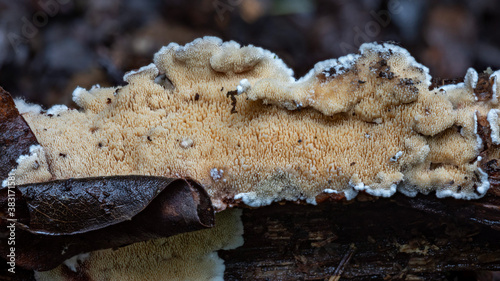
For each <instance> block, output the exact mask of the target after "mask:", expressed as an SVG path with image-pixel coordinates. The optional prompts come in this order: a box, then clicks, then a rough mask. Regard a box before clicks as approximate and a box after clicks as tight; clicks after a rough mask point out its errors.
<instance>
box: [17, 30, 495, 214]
mask: <svg viewBox="0 0 500 281" xmlns="http://www.w3.org/2000/svg"><path fill="white" fill-rule="evenodd" d="M497 76H498V73H497V72H495V73H494V74H492V75H491V79H492V81H494V85H493V94H494V95H493V97H492V98H491V99H490V100H486V101H484V100H483V101H477V97H476V96H475V94H474V89H475V88H476V86H477V81H478V74H477V73H476V71H475V70H473V69H469V71H467V74H466V77H465V81H464V82H463V83H459V84H456V85H446V86H442V87H439V88H434V89H430V85H431V77H430V75H429V72H428V69H427V68H426V67H424V66H422V65H421V64H419V63H417V62H416V61H415V59H414V58H413V57H411V56H410V54H409V53H408V52H407V51H406V50H404V49H402V48H401V47H398V46H395V45H391V44H387V43H384V44H375V43H371V44H363V45H362V46H361V47H360V52H359V53H358V54H353V55H348V56H345V57H341V58H339V59H332V60H328V61H324V62H320V63H317V64H316V65H315V67H314V69H312V70H311V71H310V72H309V73H308V74H307V75H306V76H304V77H302V78H300V79H299V80H295V79H294V77H293V71H292V70H291V69H289V68H288V67H287V66H286V65H285V64H284V63H283V61H282V60H280V59H279V58H278V57H277V56H276V55H275V54H273V53H271V52H269V51H266V50H263V49H261V48H258V47H254V46H252V45H249V46H245V47H241V46H240V45H239V44H238V43H236V42H233V41H230V42H222V41H221V40H220V39H218V38H215V37H204V38H201V39H197V40H195V41H193V42H192V43H189V44H187V45H185V46H179V45H178V44H175V43H171V44H170V45H168V46H166V47H163V48H162V49H161V50H160V51H159V52H158V53H157V54H156V55H155V58H154V63H152V64H150V65H148V66H145V67H142V68H141V69H139V70H137V71H132V72H129V73H127V74H126V75H125V77H124V79H125V81H126V82H128V85H126V86H124V87H116V88H92V89H91V90H89V91H87V90H85V89H82V88H77V89H76V90H75V92H74V93H73V100H74V101H75V102H76V103H77V104H78V105H79V106H80V107H81V109H80V110H75V109H70V110H66V109H64V108H57V109H54V110H53V111H54V113H57V114H52V115H51V114H46V113H38V112H36V111H33V110H26V111H25V113H24V114H23V116H24V118H25V119H26V120H27V122H28V123H29V125H30V126H31V128H32V129H33V130H34V132H35V135H36V137H37V139H38V141H39V142H40V145H41V146H40V147H39V148H37V150H34V151H33V152H32V154H31V156H27V157H26V158H23V159H19V167H18V169H17V172H18V174H19V175H20V176H19V177H17V180H18V184H21V183H29V182H39V181H45V180H48V179H49V178H50V179H65V178H70V177H90V176H106V175H125V174H143V175H161V176H167V177H190V178H193V179H195V180H197V181H199V182H201V184H202V185H203V186H204V187H205V188H206V189H207V191H208V193H209V194H210V196H211V198H212V200H213V202H214V205H215V206H216V208H218V210H222V209H224V208H225V207H226V203H225V202H228V200H229V201H231V200H233V199H241V200H242V201H243V202H244V203H245V204H247V205H250V206H261V205H267V204H270V203H271V202H273V201H281V200H305V201H306V202H308V203H312V204H314V203H316V200H315V197H316V196H317V195H319V194H320V193H322V192H324V191H325V192H329V193H344V194H345V196H346V198H347V199H351V198H353V197H354V196H356V194H357V192H358V191H365V192H367V193H369V194H372V195H375V196H384V197H387V196H391V195H392V194H394V193H395V192H396V190H400V191H401V192H403V193H404V194H406V195H409V196H415V195H416V194H417V193H424V194H427V193H430V192H432V191H436V194H437V196H439V197H445V196H453V197H455V198H463V199H474V198H479V197H481V196H483V195H484V193H485V192H486V191H487V190H488V188H489V182H488V176H487V175H486V174H485V173H484V172H483V171H482V170H481V168H479V167H478V162H479V161H478V160H479V158H478V155H479V153H480V150H481V148H482V141H481V138H480V137H479V136H478V132H477V122H478V121H477V120H478V118H482V117H486V116H487V117H488V121H489V122H490V123H491V124H492V135H491V136H492V138H493V142H494V143H498V142H499V141H498V138H499V137H498V114H497V111H498V110H499V109H498V104H497V97H496V93H497V92H498V89H497V87H498V86H497V83H496V82H497V78H498V77H497ZM61 153H63V154H64V155H66V157H60V154H61ZM35 158H37V159H39V161H38V164H39V167H38V169H33V165H31V164H30V163H33V161H34V160H33V159H35ZM28 161H29V163H28ZM25 162H26V163H25Z"/></svg>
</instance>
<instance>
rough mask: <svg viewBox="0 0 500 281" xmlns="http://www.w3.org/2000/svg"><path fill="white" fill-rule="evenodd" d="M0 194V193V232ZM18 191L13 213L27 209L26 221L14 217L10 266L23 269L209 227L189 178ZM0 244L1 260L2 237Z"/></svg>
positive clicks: (206, 203) (77, 182)
mask: <svg viewBox="0 0 500 281" xmlns="http://www.w3.org/2000/svg"><path fill="white" fill-rule="evenodd" d="M6 190H7V189H3V190H0V198H2V200H0V203H2V202H3V204H2V206H1V207H2V209H1V210H2V217H3V218H2V228H1V229H2V231H4V232H5V229H6V227H5V223H7V221H6V219H7V218H8V217H6V214H7V212H6V211H5V210H6V204H5V202H7V200H6V199H5V197H6V196H7V192H6ZM19 191H20V193H21V194H22V195H23V196H22V197H21V198H19V201H17V202H16V212H17V210H20V211H22V210H24V211H26V210H29V212H28V213H29V217H28V218H26V217H21V216H17V219H18V223H17V224H16V227H17V229H16V264H17V266H20V267H23V268H28V269H34V270H49V269H52V268H54V267H56V266H58V265H59V264H60V263H61V262H63V261H64V260H66V259H68V258H70V257H72V256H74V255H76V254H79V253H84V252H90V251H94V250H98V249H105V248H114V247H120V246H124V245H128V244H131V243H135V242H139V241H146V240H149V239H154V238H159V237H168V236H171V235H175V234H179V233H183V232H189V231H195V230H199V229H203V228H207V227H212V226H213V225H214V211H213V208H212V205H211V202H210V198H209V197H208V194H207V193H206V192H205V190H204V189H203V188H202V187H201V186H200V185H199V184H197V183H196V182H194V181H191V180H185V179H169V178H163V177H150V176H113V177H98V178H86V179H72V180H67V181H53V182H47V183H39V184H32V185H24V186H20V187H19ZM65 196H67V197H68V199H61V198H64V197H65ZM6 234H8V233H5V234H4V235H3V236H2V237H7V236H6ZM0 242H1V244H0V253H1V255H2V256H6V255H7V254H8V245H7V239H5V238H3V239H1V240H0Z"/></svg>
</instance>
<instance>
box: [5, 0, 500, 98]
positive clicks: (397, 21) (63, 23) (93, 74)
mask: <svg viewBox="0 0 500 281" xmlns="http://www.w3.org/2000/svg"><path fill="white" fill-rule="evenodd" d="M499 29H500V1H495V0H476V1H472V0H471V1H465V0H463V1H446V0H439V1H431V0H428V1H422V0H420V1H419V0H390V1H387V0H378V1H377V0H360V1H350V0H317V1H304V0H198V1H183V0H171V1H159V0H152V1H143V0H121V1H120V0H108V1H103V0H89V1H83V0H15V1H14V0H0V86H2V87H4V88H5V89H6V90H7V91H9V92H10V93H12V94H13V95H14V96H23V97H25V98H26V99H27V100H28V101H31V102H36V103H41V104H43V105H45V106H48V105H51V104H55V103H64V104H69V105H71V92H72V91H73V89H74V88H75V87H76V86H82V87H86V88H89V87H90V86H92V85H94V84H100V85H101V86H111V85H120V84H123V81H122V76H123V73H124V72H126V71H127V70H131V69H135V68H138V67H140V66H143V65H146V64H148V63H150V62H151V61H152V58H153V54H154V53H155V52H156V51H157V50H158V49H159V48H160V47H161V46H163V45H167V44H168V43H170V42H177V43H180V44H184V43H187V42H190V41H192V40H193V39H195V38H198V37H201V36H204V35H215V36H218V37H221V38H222V39H224V40H231V39H232V40H235V41H237V42H240V43H241V44H244V45H245V44H254V45H257V46H261V47H264V48H266V49H269V50H271V51H272V52H275V53H276V54H277V55H278V56H279V57H281V58H282V59H283V60H284V61H285V62H286V63H287V64H288V65H289V66H290V67H291V68H293V69H294V70H295V76H296V77H300V76H302V75H304V74H305V73H306V72H307V71H308V70H309V69H310V68H312V67H313V65H314V64H315V63H316V62H318V61H321V60H325V59H329V58H336V57H339V56H342V55H345V54H348V53H352V52H355V51H356V50H357V49H358V47H359V45H361V44H362V43H364V42H372V41H394V42H397V43H398V44H400V45H401V46H403V47H405V48H407V49H408V50H409V51H410V52H411V53H412V55H413V56H415V57H416V59H417V60H418V61H420V62H422V63H423V64H424V65H426V66H428V67H429V68H430V71H431V74H432V75H433V76H437V77H441V78H456V77H463V75H464V74H465V72H466V70H467V68H468V67H474V68H476V69H477V70H478V71H481V70H484V69H486V67H488V66H491V67H492V68H493V69H497V68H500V33H499V32H500V31H499Z"/></svg>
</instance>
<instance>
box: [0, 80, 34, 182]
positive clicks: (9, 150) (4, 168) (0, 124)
mask: <svg viewBox="0 0 500 281" xmlns="http://www.w3.org/2000/svg"><path fill="white" fill-rule="evenodd" d="M35 144H38V141H37V140H36V137H35V135H34V134H33V132H32V131H31V129H30V127H29V125H28V123H26V121H25V120H24V118H23V117H22V116H21V115H20V114H19V111H18V110H17V108H16V105H15V104H14V100H13V99H12V97H11V96H10V94H9V93H8V92H7V91H5V90H4V89H3V88H2V87H0V163H1V164H0V180H3V179H6V178H7V176H8V174H9V172H10V171H11V170H12V169H13V168H15V167H16V166H17V163H16V159H17V158H19V156H21V155H23V154H27V153H28V151H29V147H30V146H31V145H35Z"/></svg>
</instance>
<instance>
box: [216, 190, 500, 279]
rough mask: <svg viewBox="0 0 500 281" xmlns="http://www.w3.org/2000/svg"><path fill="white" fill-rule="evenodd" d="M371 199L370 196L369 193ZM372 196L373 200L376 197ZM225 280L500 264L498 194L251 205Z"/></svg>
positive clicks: (408, 274)
mask: <svg viewBox="0 0 500 281" xmlns="http://www.w3.org/2000/svg"><path fill="white" fill-rule="evenodd" d="M366 199H370V198H368V197H366ZM371 199H373V198H371ZM243 223H244V226H245V234H244V239H245V244H244V245H243V246H242V247H240V248H237V249H235V250H231V251H222V252H220V253H219V255H220V256H221V257H222V258H223V259H224V260H225V264H226V272H225V280H339V279H338V278H339V277H340V275H339V272H340V273H341V276H342V278H340V280H368V279H369V280H373V279H375V280H379V279H380V280H382V279H385V280H443V279H444V278H446V277H447V276H449V273H450V272H451V271H478V270H500V232H499V231H497V230H500V229H499V228H498V226H499V225H500V200H499V199H498V198H497V197H495V196H492V195H488V196H486V197H484V198H483V199H480V200H478V201H463V200H452V199H450V200H442V199H436V198H435V197H434V195H429V196H422V195H421V196H417V197H416V198H407V197H405V196H402V195H397V196H395V197H393V198H391V199H379V200H376V201H373V202H372V201H371V200H368V201H366V202H359V201H358V202H354V203H350V204H346V203H342V202H328V203H323V204H320V205H318V206H300V205H294V204H290V203H288V204H285V205H279V204H275V205H272V206H269V207H265V208H261V209H255V210H245V211H244V213H243Z"/></svg>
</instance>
